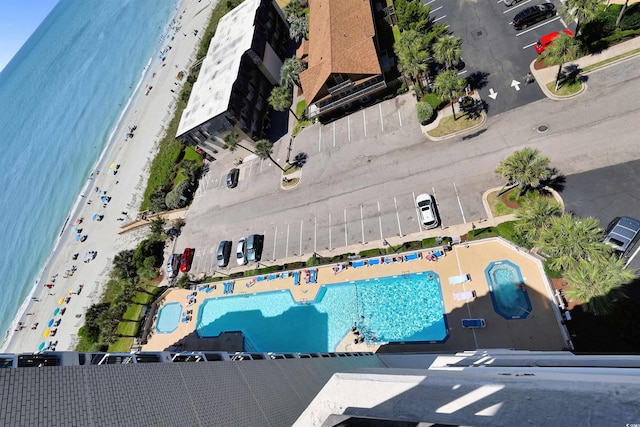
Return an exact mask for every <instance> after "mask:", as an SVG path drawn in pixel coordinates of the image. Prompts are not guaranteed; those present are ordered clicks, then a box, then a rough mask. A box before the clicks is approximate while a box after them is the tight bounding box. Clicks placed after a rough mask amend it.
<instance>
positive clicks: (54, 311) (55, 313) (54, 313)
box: [53, 307, 60, 316]
mask: <svg viewBox="0 0 640 427" xmlns="http://www.w3.org/2000/svg"><path fill="white" fill-rule="evenodd" d="M59 312H60V309H59V308H57V307H56V309H55V310H53V315H54V316H57V315H58V313H59Z"/></svg>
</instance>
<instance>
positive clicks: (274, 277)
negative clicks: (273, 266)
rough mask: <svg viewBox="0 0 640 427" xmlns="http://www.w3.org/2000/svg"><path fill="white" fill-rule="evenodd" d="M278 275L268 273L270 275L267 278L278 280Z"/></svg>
mask: <svg viewBox="0 0 640 427" xmlns="http://www.w3.org/2000/svg"><path fill="white" fill-rule="evenodd" d="M277 277H278V276H277V275H275V274H270V275H268V276H267V280H276V279H277Z"/></svg>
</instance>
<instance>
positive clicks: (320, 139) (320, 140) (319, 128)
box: [318, 126, 322, 153]
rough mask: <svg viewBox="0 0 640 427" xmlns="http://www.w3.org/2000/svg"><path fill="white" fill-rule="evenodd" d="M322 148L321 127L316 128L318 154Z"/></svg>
mask: <svg viewBox="0 0 640 427" xmlns="http://www.w3.org/2000/svg"><path fill="white" fill-rule="evenodd" d="M321 148H322V126H319V127H318V153H319V152H320V149H321Z"/></svg>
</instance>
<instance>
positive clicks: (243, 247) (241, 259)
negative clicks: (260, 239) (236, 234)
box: [236, 237, 247, 265]
mask: <svg viewBox="0 0 640 427" xmlns="http://www.w3.org/2000/svg"><path fill="white" fill-rule="evenodd" d="M236 262H237V263H238V265H245V264H246V263H247V241H246V239H245V238H244V237H243V238H242V239H240V240H238V248H237V250H236Z"/></svg>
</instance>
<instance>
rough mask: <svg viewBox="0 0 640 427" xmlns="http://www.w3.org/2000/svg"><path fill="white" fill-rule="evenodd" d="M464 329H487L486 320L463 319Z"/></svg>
mask: <svg viewBox="0 0 640 427" xmlns="http://www.w3.org/2000/svg"><path fill="white" fill-rule="evenodd" d="M462 327H463V328H465V329H477V328H486V327H487V323H486V322H485V321H484V319H462Z"/></svg>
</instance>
